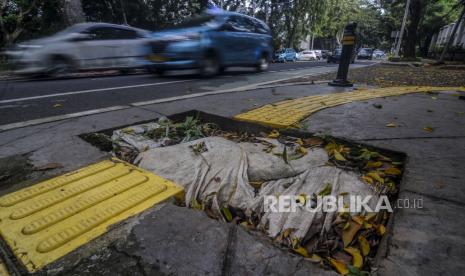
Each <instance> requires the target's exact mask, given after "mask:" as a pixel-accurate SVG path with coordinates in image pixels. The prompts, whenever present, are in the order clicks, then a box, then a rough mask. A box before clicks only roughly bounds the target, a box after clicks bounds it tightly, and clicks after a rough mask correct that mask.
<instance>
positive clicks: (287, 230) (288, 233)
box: [283, 228, 295, 238]
mask: <svg viewBox="0 0 465 276" xmlns="http://www.w3.org/2000/svg"><path fill="white" fill-rule="evenodd" d="M293 231H295V228H287V229H286V230H284V232H283V238H287V237H289V235H290V234H291V233H292V232H293Z"/></svg>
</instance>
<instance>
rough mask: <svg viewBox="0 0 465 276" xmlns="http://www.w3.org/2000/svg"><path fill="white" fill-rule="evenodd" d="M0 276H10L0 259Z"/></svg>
mask: <svg viewBox="0 0 465 276" xmlns="http://www.w3.org/2000/svg"><path fill="white" fill-rule="evenodd" d="M0 276H10V273H9V272H8V269H7V268H6V265H5V264H4V263H3V261H2V259H0Z"/></svg>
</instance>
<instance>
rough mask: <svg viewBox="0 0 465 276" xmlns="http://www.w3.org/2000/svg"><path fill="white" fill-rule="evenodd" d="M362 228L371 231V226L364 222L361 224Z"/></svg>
mask: <svg viewBox="0 0 465 276" xmlns="http://www.w3.org/2000/svg"><path fill="white" fill-rule="evenodd" d="M363 228H365V229H371V228H373V224H371V223H369V222H366V221H364V222H363Z"/></svg>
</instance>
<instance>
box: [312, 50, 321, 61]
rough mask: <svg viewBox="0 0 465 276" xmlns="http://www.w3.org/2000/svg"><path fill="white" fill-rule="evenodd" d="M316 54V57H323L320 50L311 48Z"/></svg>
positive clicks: (319, 58)
mask: <svg viewBox="0 0 465 276" xmlns="http://www.w3.org/2000/svg"><path fill="white" fill-rule="evenodd" d="M313 51H314V52H315V55H316V59H318V60H321V59H323V52H322V51H321V50H313Z"/></svg>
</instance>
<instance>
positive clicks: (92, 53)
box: [5, 23, 148, 76]
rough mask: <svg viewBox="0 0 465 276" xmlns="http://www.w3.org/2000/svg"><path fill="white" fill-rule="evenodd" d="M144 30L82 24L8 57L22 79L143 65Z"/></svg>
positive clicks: (20, 48) (21, 45) (29, 44)
mask: <svg viewBox="0 0 465 276" xmlns="http://www.w3.org/2000/svg"><path fill="white" fill-rule="evenodd" d="M147 35H148V32H147V31H145V30H141V29H137V28H132V27H128V26H121V25H115V24H107V23H81V24H76V25H73V26H71V27H69V28H67V29H65V30H64V31H61V32H59V33H57V34H55V35H53V36H50V37H46V38H42V39H37V40H31V41H26V42H22V43H19V44H17V45H16V46H15V47H14V48H13V49H11V50H9V51H7V52H6V53H5V54H6V55H7V56H8V57H9V58H10V59H11V61H12V63H13V64H14V65H15V73H17V74H23V75H38V74H40V75H42V74H48V75H54V76H63V75H68V74H70V73H72V72H76V71H79V70H99V69H120V70H122V71H126V70H129V69H133V68H138V67H141V66H143V65H144V57H145V55H146V54H147V46H146V41H145V40H144V39H145V38H147Z"/></svg>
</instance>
